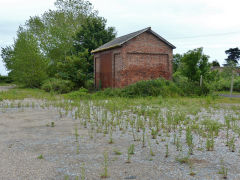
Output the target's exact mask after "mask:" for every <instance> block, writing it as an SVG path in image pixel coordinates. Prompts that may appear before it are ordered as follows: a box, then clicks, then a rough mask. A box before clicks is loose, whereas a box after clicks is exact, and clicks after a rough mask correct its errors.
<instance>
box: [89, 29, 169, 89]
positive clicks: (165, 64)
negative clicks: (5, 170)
mask: <svg viewBox="0 0 240 180" xmlns="http://www.w3.org/2000/svg"><path fill="white" fill-rule="evenodd" d="M172 59H173V49H172V47H170V46H169V45H167V44H166V43H165V42H163V41H161V40H160V39H159V38H157V37H156V36H154V35H153V34H152V33H149V32H144V33H142V34H140V35H138V36H136V37H135V38H133V39H131V40H129V41H128V42H126V43H124V44H123V46H122V47H118V48H114V49H109V50H105V51H101V52H97V53H95V54H94V75H95V86H96V87H97V88H99V87H100V88H107V87H124V86H127V85H130V84H132V83H135V82H137V81H140V80H149V79H156V78H159V77H163V78H165V79H168V80H170V79H171V78H172Z"/></svg>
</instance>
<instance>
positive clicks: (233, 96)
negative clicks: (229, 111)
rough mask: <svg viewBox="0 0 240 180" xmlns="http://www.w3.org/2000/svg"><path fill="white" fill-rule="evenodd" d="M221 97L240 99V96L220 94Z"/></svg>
mask: <svg viewBox="0 0 240 180" xmlns="http://www.w3.org/2000/svg"><path fill="white" fill-rule="evenodd" d="M219 96H223V97H232V98H240V95H237V94H232V95H230V94H219Z"/></svg>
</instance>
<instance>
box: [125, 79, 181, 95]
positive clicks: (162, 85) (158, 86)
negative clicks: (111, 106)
mask: <svg viewBox="0 0 240 180" xmlns="http://www.w3.org/2000/svg"><path fill="white" fill-rule="evenodd" d="M179 94H180V89H179V88H178V87H177V86H176V85H175V84H174V83H173V82H172V81H167V80H164V79H155V80H147V81H139V82H137V83H135V84H131V85H129V86H127V87H125V88H123V90H122V95H123V96H125V97H136V96H137V97H146V96H160V95H161V96H163V97H164V96H174V95H179Z"/></svg>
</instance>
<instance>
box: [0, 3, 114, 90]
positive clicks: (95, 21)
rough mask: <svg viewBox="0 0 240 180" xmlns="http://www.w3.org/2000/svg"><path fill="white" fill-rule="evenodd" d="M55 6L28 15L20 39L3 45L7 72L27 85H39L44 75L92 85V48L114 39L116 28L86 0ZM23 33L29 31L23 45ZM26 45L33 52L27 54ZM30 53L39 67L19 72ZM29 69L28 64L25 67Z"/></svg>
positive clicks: (77, 85)
mask: <svg viewBox="0 0 240 180" xmlns="http://www.w3.org/2000/svg"><path fill="white" fill-rule="evenodd" d="M55 6H56V9H55V10H49V11H46V12H45V13H44V14H43V15H41V16H34V17H30V19H29V20H27V21H26V23H25V26H23V27H20V28H19V32H18V36H17V39H16V42H19V43H17V44H14V45H13V46H7V47H5V48H2V58H3V60H4V62H5V64H6V67H7V69H8V70H9V71H10V75H12V74H13V76H14V77H15V79H16V80H17V81H20V82H23V81H27V83H25V82H24V83H25V84H26V86H28V87H39V86H40V85H41V83H42V81H43V80H44V79H46V78H47V76H48V77H50V78H59V79H64V80H69V81H72V82H73V83H74V85H75V86H76V87H82V86H85V85H88V86H89V87H91V83H90V81H89V80H91V79H92V78H93V56H92V54H91V51H92V50H93V49H95V48H97V47H98V46H100V45H102V44H103V43H106V42H107V41H109V40H111V39H113V38H114V37H115V34H116V33H115V29H114V28H113V27H106V19H104V18H103V17H99V16H98V12H97V11H95V10H94V9H93V6H92V4H91V3H90V2H88V1H85V0H56V2H55ZM24 33H26V34H28V35H26V37H25V39H26V38H28V39H26V41H25V42H24V43H25V46H24V45H23V42H22V39H23V38H22V37H23V35H24ZM33 43H34V44H33ZM18 44H21V45H18ZM16 45H17V46H16ZM28 47H31V48H30V51H33V52H32V53H30V54H28V55H27V54H26V50H27V49H28ZM16 51H17V52H16ZM20 54H21V55H20ZM23 54H24V55H23ZM16 55H17V57H16ZM30 57H31V58H32V59H35V61H37V62H44V64H43V63H42V64H37V66H36V68H38V70H37V71H35V70H32V72H34V73H35V74H34V75H32V74H31V73H30V72H26V73H25V72H24V73H22V74H20V72H23V71H22V69H23V68H24V67H25V64H27V63H28V62H29V61H30ZM19 58H20V59H21V62H20V61H19ZM22 62H26V63H22ZM32 62H34V61H32ZM20 64H21V65H22V66H21V65H20ZM28 65H29V67H31V65H30V64H28ZM31 69H32V68H28V71H31ZM43 72H44V73H43ZM36 74H37V76H36ZM19 75H20V76H19ZM23 75H24V78H23ZM36 77H38V79H37V78H36ZM30 79H31V80H30ZM33 79H34V81H33ZM29 81H31V82H29ZM87 81H88V82H87ZM33 83H34V84H33Z"/></svg>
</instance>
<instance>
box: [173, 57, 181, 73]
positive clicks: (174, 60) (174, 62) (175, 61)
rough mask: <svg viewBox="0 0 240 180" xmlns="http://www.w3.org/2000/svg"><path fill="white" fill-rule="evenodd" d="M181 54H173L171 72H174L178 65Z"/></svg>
mask: <svg viewBox="0 0 240 180" xmlns="http://www.w3.org/2000/svg"><path fill="white" fill-rule="evenodd" d="M181 58H182V55H181V54H174V55H173V72H174V73H175V72H176V71H177V70H178V68H179V65H180V62H181Z"/></svg>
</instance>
